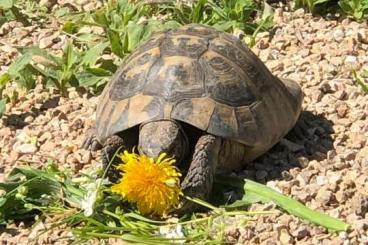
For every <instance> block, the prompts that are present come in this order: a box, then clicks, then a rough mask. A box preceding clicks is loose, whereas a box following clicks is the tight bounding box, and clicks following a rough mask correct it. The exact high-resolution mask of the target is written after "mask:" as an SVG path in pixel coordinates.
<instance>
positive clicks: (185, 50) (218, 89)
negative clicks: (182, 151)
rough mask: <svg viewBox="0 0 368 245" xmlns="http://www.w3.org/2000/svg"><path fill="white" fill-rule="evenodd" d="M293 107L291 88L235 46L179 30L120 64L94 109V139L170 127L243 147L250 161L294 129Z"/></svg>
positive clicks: (211, 33)
mask: <svg viewBox="0 0 368 245" xmlns="http://www.w3.org/2000/svg"><path fill="white" fill-rule="evenodd" d="M290 86H291V87H292V86H294V88H296V90H295V93H294V95H293V94H292V93H290V92H289V89H288V87H290ZM301 100H302V94H301V91H300V89H299V90H298V86H297V85H296V84H295V83H294V82H289V81H288V82H286V83H283V82H282V81H281V80H279V79H278V78H276V77H275V76H273V75H272V74H271V72H270V71H269V70H268V69H267V68H266V66H265V65H264V64H263V63H262V62H261V61H260V60H259V59H258V57H257V56H256V55H254V54H253V53H252V52H251V51H250V49H249V48H248V47H246V45H245V44H243V43H242V42H241V41H239V40H238V39H236V38H234V37H232V36H231V35H229V34H226V33H221V32H218V31H216V30H215V29H213V28H209V27H206V26H202V25H196V24H193V25H187V26H183V27H181V28H178V29H176V30H169V31H166V32H162V33H159V34H156V35H154V36H153V37H152V38H151V39H150V40H148V41H147V42H146V43H144V44H142V45H141V46H140V47H138V48H137V50H136V51H135V52H133V53H132V54H131V55H130V56H129V57H128V59H126V60H125V62H123V64H122V66H121V67H120V69H119V70H118V71H117V73H116V74H115V76H114V77H113V79H112V81H111V82H110V84H109V85H108V86H106V88H105V90H104V92H103V94H102V97H101V100H100V103H99V105H98V109H97V122H96V128H97V137H98V139H99V140H100V141H101V142H104V140H105V139H106V138H107V137H108V136H110V135H113V134H115V133H117V132H120V131H123V130H125V129H128V128H130V127H133V126H135V125H138V124H141V123H143V122H147V121H151V120H156V119H176V120H180V121H183V122H186V123H189V124H191V125H193V126H195V127H197V128H199V129H201V130H204V131H207V132H209V133H211V134H214V135H217V136H221V137H224V138H228V139H232V140H235V141H238V142H240V143H243V144H246V145H247V146H249V147H250V152H249V154H250V155H252V154H253V155H254V156H255V155H257V154H259V152H261V151H263V149H266V148H268V147H269V146H270V145H273V144H275V142H277V141H278V140H279V139H280V138H281V137H282V136H283V135H285V134H286V132H287V131H288V130H290V128H291V127H292V126H293V125H294V124H295V122H296V119H297V117H298V115H299V112H300V107H301V106H300V105H301Z"/></svg>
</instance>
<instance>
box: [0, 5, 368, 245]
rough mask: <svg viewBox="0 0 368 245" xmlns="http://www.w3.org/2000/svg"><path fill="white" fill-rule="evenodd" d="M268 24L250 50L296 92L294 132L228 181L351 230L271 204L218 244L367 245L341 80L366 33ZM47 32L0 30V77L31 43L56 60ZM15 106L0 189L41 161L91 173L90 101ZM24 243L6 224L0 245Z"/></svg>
mask: <svg viewBox="0 0 368 245" xmlns="http://www.w3.org/2000/svg"><path fill="white" fill-rule="evenodd" d="M87 2H88V1H87ZM89 7H90V6H89ZM275 18H276V23H277V24H276V25H275V27H274V28H273V29H272V31H270V32H265V33H260V34H259V35H258V38H257V40H258V42H257V44H256V46H255V47H254V48H253V51H254V52H255V53H256V54H257V55H258V56H259V57H260V58H261V59H262V61H264V62H265V63H266V64H267V66H268V67H269V68H270V69H271V70H272V72H273V73H274V74H276V75H278V76H280V77H288V78H292V79H295V80H296V81H298V82H299V83H300V84H301V86H302V87H303V91H304V93H305V99H304V103H303V109H304V110H303V113H302V115H301V119H300V120H299V122H298V126H297V127H296V129H294V130H292V132H290V134H289V135H287V136H286V137H285V138H284V139H282V141H281V142H280V143H279V144H277V145H276V146H275V147H274V148H273V149H271V150H270V151H269V152H268V153H267V154H265V155H264V156H263V157H261V158H260V159H258V160H257V161H255V162H253V163H252V164H250V165H248V166H247V167H246V169H245V170H244V171H243V172H241V173H237V174H238V175H241V176H244V177H247V178H252V179H255V180H257V181H259V182H262V183H267V185H268V186H271V187H273V188H274V189H276V190H278V191H280V192H282V193H284V194H286V195H290V196H292V197H294V198H296V199H298V200H300V201H301V202H303V203H305V204H306V205H307V206H308V207H311V208H313V209H316V210H320V211H323V212H325V213H327V214H329V215H331V216H333V217H337V218H341V219H343V220H345V221H346V222H347V223H349V224H350V225H351V227H352V228H351V230H349V231H348V232H347V233H346V232H342V233H340V234H329V233H328V232H327V231H326V230H325V229H323V228H321V227H317V226H313V225H308V224H306V223H304V222H301V221H300V220H298V219H295V218H293V217H291V216H289V215H287V214H284V213H281V212H280V211H277V210H276V209H275V208H274V206H273V205H259V204H257V205H253V206H252V207H251V209H253V210H260V209H261V210H275V212H276V214H275V215H272V216H267V217H259V218H257V219H254V220H252V221H250V222H248V223H247V225H245V226H242V227H236V226H229V227H227V229H226V237H227V239H228V240H229V242H234V243H239V244H260V243H261V244H326V245H327V244H368V140H367V139H368V95H364V93H363V91H362V89H361V88H360V87H359V86H358V85H356V84H354V81H353V80H352V78H351V74H350V71H351V69H356V70H359V69H361V68H368V55H367V52H368V26H367V24H366V23H357V22H354V21H351V20H349V19H341V20H340V19H336V18H321V17H312V16H311V15H309V14H305V13H304V11H303V10H296V11H294V12H287V11H283V10H282V9H277V10H276V17H275ZM46 26H47V27H42V28H41V27H37V26H31V27H22V25H21V24H19V23H16V22H9V23H7V24H5V25H3V27H2V28H0V37H1V41H0V50H1V52H0V71H3V70H6V69H7V67H8V65H9V63H10V61H11V60H13V59H14V57H15V55H16V49H15V47H16V46H30V45H32V44H33V45H34V44H36V45H37V44H39V45H40V46H41V47H43V48H47V49H48V50H50V51H51V52H55V53H57V52H60V48H61V47H63V45H64V43H65V41H66V40H67V37H66V36H64V35H63V34H61V33H60V32H59V31H58V30H59V26H60V25H59V23H57V22H56V21H54V22H52V23H50V24H49V25H46ZM14 89H15V88H13V87H8V88H7V90H8V92H9V91H13V90H14ZM19 99H20V101H19V102H18V103H16V104H15V105H8V106H7V113H6V115H5V116H3V118H2V119H1V120H0V149H1V150H0V181H3V180H4V177H5V176H6V174H7V173H8V172H9V171H10V169H12V168H13V167H15V166H19V165H23V164H25V163H29V164H31V165H32V166H39V165H41V164H45V163H46V161H47V159H54V160H55V161H57V162H59V163H60V164H61V165H63V166H65V167H67V168H71V169H73V170H74V171H75V172H77V171H80V170H82V169H84V168H88V167H90V166H91V165H95V164H98V162H99V160H100V155H99V153H98V152H97V153H90V152H88V151H85V150H82V149H80V145H81V143H82V141H83V139H84V135H85V133H86V131H87V130H88V129H89V128H90V126H91V125H92V123H93V121H94V111H95V109H96V103H97V101H98V97H93V96H89V95H88V94H86V93H84V92H83V91H77V90H75V89H70V90H69V95H68V98H63V97H60V96H58V94H57V93H56V91H54V90H52V89H45V88H43V87H42V86H38V87H37V88H36V89H35V90H33V91H31V92H24V91H19ZM29 235H31V237H32V233H31V234H30V229H29V228H27V227H25V226H24V224H22V223H21V224H20V225H19V226H15V225H11V226H9V227H7V229H5V230H4V231H3V232H2V233H1V234H0V241H1V242H2V244H16V243H17V244H27V243H28V237H29ZM63 235H65V234H63ZM60 236H62V234H61V233H60V231H59V232H54V233H52V234H48V236H47V237H43V240H42V241H41V242H40V243H41V244H46V243H49V244H54V243H55V239H57V237H60Z"/></svg>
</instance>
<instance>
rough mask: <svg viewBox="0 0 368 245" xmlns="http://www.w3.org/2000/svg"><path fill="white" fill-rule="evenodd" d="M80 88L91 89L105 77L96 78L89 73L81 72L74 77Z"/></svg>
mask: <svg viewBox="0 0 368 245" xmlns="http://www.w3.org/2000/svg"><path fill="white" fill-rule="evenodd" d="M75 76H76V78H77V79H78V81H79V85H80V86H82V87H91V86H94V85H96V84H97V83H98V82H100V81H101V80H103V79H104V78H105V77H101V76H96V75H93V74H91V73H89V72H81V73H78V74H76V75H75Z"/></svg>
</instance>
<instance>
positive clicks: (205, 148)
mask: <svg viewBox="0 0 368 245" xmlns="http://www.w3.org/2000/svg"><path fill="white" fill-rule="evenodd" d="M220 145H221V138H219V137H216V136H213V135H210V134H205V135H203V136H201V137H200V138H199V140H198V142H197V144H196V146H195V150H194V154H193V157H192V162H191V164H190V167H189V170H188V173H187V175H186V176H185V178H184V181H183V183H182V185H181V186H182V189H183V192H184V194H185V195H187V196H190V197H196V198H199V199H202V200H208V198H209V196H210V193H211V190H212V185H213V180H214V176H215V173H216V168H217V164H218V158H219V152H220ZM197 208H198V207H196V205H195V204H194V203H192V202H190V201H188V200H183V202H182V205H181V207H180V208H179V210H178V211H179V212H180V213H182V212H187V211H188V212H190V211H193V210H195V209H197Z"/></svg>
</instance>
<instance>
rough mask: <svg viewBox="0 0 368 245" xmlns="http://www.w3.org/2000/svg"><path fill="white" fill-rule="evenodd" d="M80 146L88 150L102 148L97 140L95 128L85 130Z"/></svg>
mask: <svg viewBox="0 0 368 245" xmlns="http://www.w3.org/2000/svg"><path fill="white" fill-rule="evenodd" d="M82 148H83V149H85V150H90V151H97V150H100V149H101V148H102V145H101V144H100V142H99V141H98V139H97V137H96V133H95V128H94V127H92V128H90V129H89V130H88V131H87V136H86V138H85V140H84V142H83V144H82Z"/></svg>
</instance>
